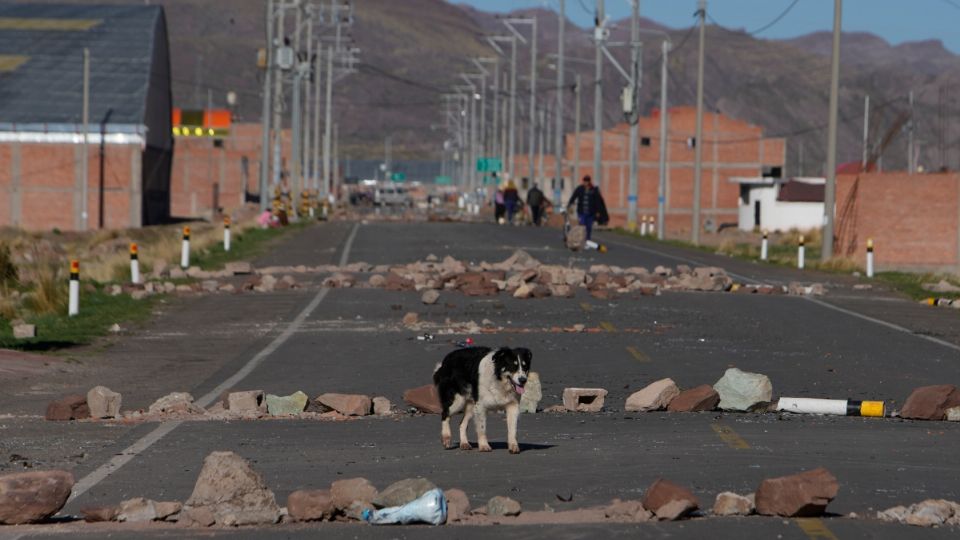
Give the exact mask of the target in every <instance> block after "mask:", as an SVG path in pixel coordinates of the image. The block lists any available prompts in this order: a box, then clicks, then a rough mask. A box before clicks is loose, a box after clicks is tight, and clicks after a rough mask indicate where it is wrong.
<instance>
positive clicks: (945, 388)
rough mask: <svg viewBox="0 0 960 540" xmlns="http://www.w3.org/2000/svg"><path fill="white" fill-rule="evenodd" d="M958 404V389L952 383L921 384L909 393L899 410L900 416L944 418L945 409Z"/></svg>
mask: <svg viewBox="0 0 960 540" xmlns="http://www.w3.org/2000/svg"><path fill="white" fill-rule="evenodd" d="M957 406H960V389H957V387H956V386H954V385H952V384H937V385H933V386H922V387H920V388H917V389H915V390H914V391H913V393H911V394H910V397H908V398H907V401H906V402H905V403H904V404H903V408H902V409H901V410H900V416H901V417H902V418H910V419H913V420H944V419H945V418H946V417H947V409H949V408H951V407H957Z"/></svg>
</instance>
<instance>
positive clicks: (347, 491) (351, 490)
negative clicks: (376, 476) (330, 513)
mask: <svg viewBox="0 0 960 540" xmlns="http://www.w3.org/2000/svg"><path fill="white" fill-rule="evenodd" d="M330 496H331V497H332V498H333V505H334V506H335V507H336V508H337V510H340V511H345V510H347V509H348V508H350V505H351V504H353V503H354V502H361V503H366V504H372V501H373V499H375V498H376V496H377V488H376V487H374V485H373V484H371V483H370V481H369V480H367V479H366V478H348V479H346V480H337V481H336V482H334V483H333V484H332V485H331V486H330Z"/></svg>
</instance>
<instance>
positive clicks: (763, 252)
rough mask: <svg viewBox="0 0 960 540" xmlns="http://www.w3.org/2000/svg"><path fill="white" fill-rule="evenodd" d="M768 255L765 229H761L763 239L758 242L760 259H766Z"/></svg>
mask: <svg viewBox="0 0 960 540" xmlns="http://www.w3.org/2000/svg"><path fill="white" fill-rule="evenodd" d="M767 255H768V242H767V231H763V240H762V241H761V242H760V260H761V261H765V260H767Z"/></svg>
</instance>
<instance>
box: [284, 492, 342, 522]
mask: <svg viewBox="0 0 960 540" xmlns="http://www.w3.org/2000/svg"><path fill="white" fill-rule="evenodd" d="M336 511H337V509H336V507H335V506H334V504H333V496H332V495H331V493H330V490H329V489H310V490H304V489H301V490H298V491H294V492H293V493H291V494H290V496H289V497H287V513H288V514H289V515H290V517H291V518H293V520H294V521H324V520H331V519H333V517H334V516H335V515H336Z"/></svg>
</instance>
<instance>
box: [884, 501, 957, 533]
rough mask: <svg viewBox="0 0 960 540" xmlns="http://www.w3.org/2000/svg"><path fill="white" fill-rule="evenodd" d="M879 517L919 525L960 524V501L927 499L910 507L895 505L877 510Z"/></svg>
mask: <svg viewBox="0 0 960 540" xmlns="http://www.w3.org/2000/svg"><path fill="white" fill-rule="evenodd" d="M877 519H879V520H881V521H892V522H897V523H904V524H906V525H914V526H917V527H938V526H940V525H960V503H956V502H953V501H947V500H944V499H927V500H925V501H922V502H919V503H917V504H911V505H910V506H909V507H904V506H894V507H893V508H888V509H886V510H883V511H881V512H877Z"/></svg>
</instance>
